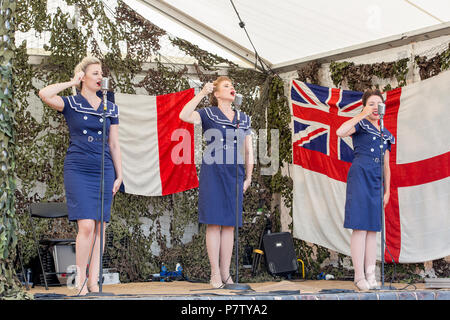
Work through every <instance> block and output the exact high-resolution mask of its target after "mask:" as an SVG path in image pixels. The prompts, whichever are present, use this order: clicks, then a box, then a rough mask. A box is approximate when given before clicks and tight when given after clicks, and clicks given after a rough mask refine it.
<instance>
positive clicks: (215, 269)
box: [206, 224, 222, 288]
mask: <svg viewBox="0 0 450 320" xmlns="http://www.w3.org/2000/svg"><path fill="white" fill-rule="evenodd" d="M206 250H207V251H208V257H209V263H210V265H211V281H210V283H211V285H212V286H213V287H215V288H218V287H220V286H221V285H222V280H221V278H220V268H219V252H220V226H218V225H214V224H208V226H207V227H206Z"/></svg>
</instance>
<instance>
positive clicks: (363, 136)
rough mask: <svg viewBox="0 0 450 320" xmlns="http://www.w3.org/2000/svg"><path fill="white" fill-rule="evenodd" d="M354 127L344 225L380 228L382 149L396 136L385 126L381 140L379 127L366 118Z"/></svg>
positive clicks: (387, 148)
mask: <svg viewBox="0 0 450 320" xmlns="http://www.w3.org/2000/svg"><path fill="white" fill-rule="evenodd" d="M355 130H356V131H355V133H354V134H352V140H353V150H354V156H355V157H354V159H353V162H352V165H351V167H350V170H349V171H348V175H347V192H346V201H345V220H344V228H348V229H354V230H367V231H381V206H382V204H381V186H380V184H381V166H380V164H381V162H380V159H381V156H382V150H389V151H391V144H394V143H395V138H394V136H393V135H392V134H391V133H390V132H389V131H388V130H387V129H386V128H384V131H383V143H381V141H380V131H379V130H377V128H376V127H375V126H374V125H373V124H372V123H370V122H369V121H368V120H366V119H363V120H361V121H360V122H358V123H357V124H356V126H355ZM380 143H381V145H380ZM383 154H384V152H383Z"/></svg>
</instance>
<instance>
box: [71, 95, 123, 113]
mask: <svg viewBox="0 0 450 320" xmlns="http://www.w3.org/2000/svg"><path fill="white" fill-rule="evenodd" d="M67 100H69V105H70V107H71V108H72V109H73V110H75V111H76V112H81V113H88V114H94V115H97V116H100V115H102V113H103V102H102V103H101V105H100V106H99V107H98V109H97V110H95V109H94V108H92V106H91V105H90V104H89V102H88V101H87V100H86V98H85V97H83V96H82V95H81V93H79V94H77V95H76V96H68V97H67ZM106 105H107V107H106V112H105V116H106V117H111V118H117V117H118V116H119V107H118V106H117V105H116V104H114V103H112V102H111V101H107V103H106Z"/></svg>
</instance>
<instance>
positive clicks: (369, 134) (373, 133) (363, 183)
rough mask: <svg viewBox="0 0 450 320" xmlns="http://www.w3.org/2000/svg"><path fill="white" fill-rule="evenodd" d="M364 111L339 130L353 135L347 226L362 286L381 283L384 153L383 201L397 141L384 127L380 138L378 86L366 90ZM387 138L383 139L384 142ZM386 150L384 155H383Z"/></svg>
mask: <svg viewBox="0 0 450 320" xmlns="http://www.w3.org/2000/svg"><path fill="white" fill-rule="evenodd" d="M362 102H363V107H364V108H363V111H362V112H361V113H360V114H358V115H357V116H355V117H354V118H352V119H350V120H348V121H347V122H345V123H344V124H342V126H341V127H340V128H339V129H338V130H337V132H336V133H337V135H338V136H340V137H347V136H351V137H352V141H353V149H354V156H355V157H354V159H353V162H352V166H351V167H350V170H349V172H348V176H347V194H346V202H345V220H344V228H348V229H352V230H353V231H352V236H351V241H350V249H351V255H352V261H353V267H354V269H355V275H354V278H355V279H354V282H355V285H356V287H357V288H358V289H360V290H369V289H374V288H376V287H377V281H376V277H375V264H376V248H377V243H376V233H377V232H380V231H381V194H380V192H381V166H380V164H381V161H380V159H381V157H384V197H383V205H384V206H386V204H387V203H388V201H389V195H390V191H389V188H390V179H391V171H390V167H389V152H390V150H391V144H392V143H395V139H394V137H393V136H392V134H391V133H390V132H389V131H388V130H387V129H386V128H384V131H383V134H382V139H380V126H379V123H378V122H379V119H380V117H379V115H378V103H383V102H384V101H383V96H382V94H381V92H380V91H378V90H366V91H365V92H364V94H363V97H362ZM381 141H383V142H381ZM383 154H384V155H383Z"/></svg>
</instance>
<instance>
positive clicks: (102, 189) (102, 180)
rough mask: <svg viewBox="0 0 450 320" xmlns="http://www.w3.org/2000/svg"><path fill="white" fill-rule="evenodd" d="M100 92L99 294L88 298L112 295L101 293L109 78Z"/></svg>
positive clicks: (103, 81)
mask: <svg viewBox="0 0 450 320" xmlns="http://www.w3.org/2000/svg"><path fill="white" fill-rule="evenodd" d="M100 88H101V91H102V93H103V112H102V120H103V121H102V123H103V130H102V160H101V174H100V201H101V204H100V210H101V214H100V268H99V281H98V284H99V285H98V287H99V292H91V293H89V295H90V296H111V295H114V294H113V293H106V292H103V281H104V279H103V242H104V239H103V229H104V228H103V220H104V219H103V214H104V212H103V211H104V201H105V144H106V118H105V117H106V110H107V106H108V100H107V93H108V90H109V78H107V77H104V78H102V82H101V84H100Z"/></svg>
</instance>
